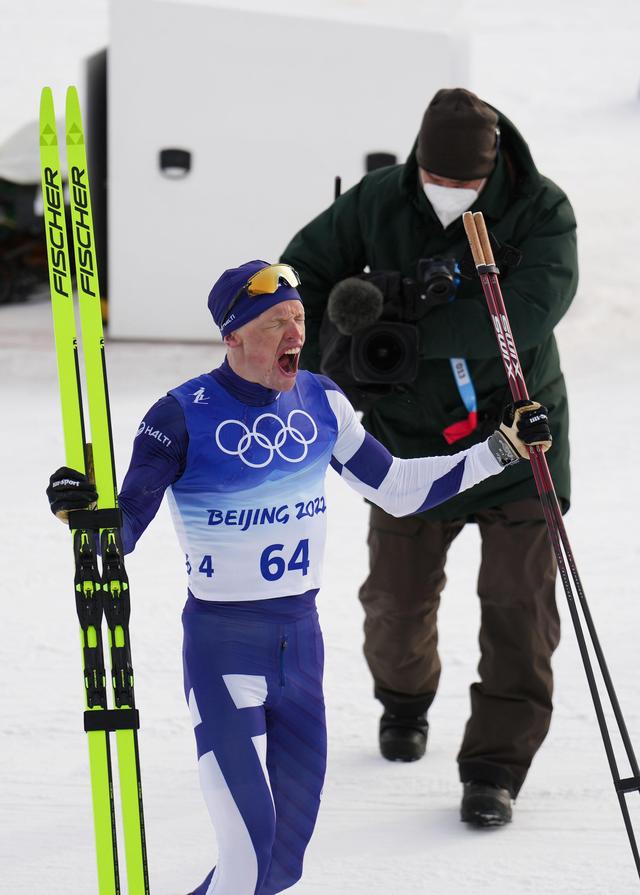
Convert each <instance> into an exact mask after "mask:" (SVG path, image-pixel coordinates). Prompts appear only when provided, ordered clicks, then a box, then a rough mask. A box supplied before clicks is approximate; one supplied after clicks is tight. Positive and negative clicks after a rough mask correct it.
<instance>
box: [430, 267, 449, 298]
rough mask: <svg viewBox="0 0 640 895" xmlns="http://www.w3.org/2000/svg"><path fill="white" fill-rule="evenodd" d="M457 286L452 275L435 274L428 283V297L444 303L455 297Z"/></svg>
mask: <svg viewBox="0 0 640 895" xmlns="http://www.w3.org/2000/svg"><path fill="white" fill-rule="evenodd" d="M454 291H455V286H454V285H453V278H452V276H451V274H449V273H447V274H434V275H433V276H432V277H431V279H430V280H429V281H428V282H427V295H428V296H429V298H434V299H438V300H439V301H444V300H445V299H447V298H449V297H450V296H451V295H453V293H454Z"/></svg>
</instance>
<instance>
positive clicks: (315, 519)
mask: <svg viewBox="0 0 640 895" xmlns="http://www.w3.org/2000/svg"><path fill="white" fill-rule="evenodd" d="M329 465H331V466H332V467H333V468H334V469H335V470H336V471H337V472H338V473H339V475H340V476H341V477H342V478H343V479H344V480H345V481H346V482H347V483H348V484H349V485H350V486H351V487H352V488H354V489H355V490H356V491H357V492H358V493H359V494H361V495H363V496H364V497H366V498H367V499H369V500H371V501H374V502H375V503H376V504H378V505H380V506H382V507H383V508H384V509H385V510H386V511H387V512H388V513H391V514H393V515H405V514H410V513H417V512H422V511H424V510H425V509H427V508H429V507H431V506H434V505H435V504H437V503H440V502H441V501H443V500H446V499H447V498H449V497H451V496H453V495H455V494H457V493H459V492H460V491H462V490H464V489H465V488H469V487H471V486H472V485H474V484H475V483H477V482H479V481H481V480H483V479H485V478H486V477H487V476H490V475H493V474H495V473H498V472H500V471H501V469H502V468H503V467H502V466H501V465H500V464H499V463H498V461H497V460H496V459H495V457H494V455H493V454H492V452H491V451H490V449H489V447H488V445H487V443H486V442H483V443H481V444H477V445H474V446H473V447H472V448H470V449H469V450H467V451H464V452H461V453H459V454H457V455H455V456H447V457H432V458H419V459H410V460H400V459H397V458H394V457H392V455H391V454H390V453H389V452H388V451H387V450H386V448H384V447H383V446H382V445H380V444H379V442H377V441H376V440H375V439H374V438H373V437H372V436H371V435H370V434H368V433H366V432H365V431H364V429H363V428H362V426H361V424H360V422H359V420H358V417H357V416H356V414H355V412H354V410H353V408H352V407H351V405H350V404H349V402H348V400H347V399H346V397H345V396H344V394H343V393H342V392H341V391H340V390H339V389H338V388H337V386H336V385H335V384H334V383H333V382H331V381H330V380H329V379H326V378H325V377H322V376H317V375H315V374H313V373H309V372H306V371H302V372H300V373H299V374H298V377H297V381H296V384H295V386H294V388H293V389H292V390H291V391H290V392H286V393H285V392H283V393H278V392H274V391H271V390H269V389H266V388H264V387H262V386H260V385H256V384H254V383H249V382H246V381H245V380H243V379H241V378H240V377H238V376H236V374H234V373H233V371H232V370H231V369H230V367H229V366H228V364H227V363H226V361H225V363H224V364H223V365H222V366H221V367H219V368H218V369H216V370H214V371H212V372H211V373H205V374H203V375H201V376H199V377H196V378H194V379H192V380H189V381H188V382H186V383H184V384H183V385H181V386H179V387H178V388H175V389H173V390H172V391H171V392H169V395H168V396H166V397H164V398H161V399H160V401H158V402H157V403H156V404H155V405H154V406H153V408H151V410H150V411H149V413H148V414H147V416H146V417H145V419H144V420H143V421H142V423H141V424H140V427H139V429H138V433H137V437H136V439H135V443H134V451H133V456H132V460H131V465H130V468H129V471H128V473H127V476H126V478H125V481H124V484H123V488H122V492H121V494H120V506H121V508H122V511H123V517H124V525H123V540H124V546H125V550H126V551H127V552H129V551H131V550H132V549H133V547H134V545H135V542H136V540H137V538H138V537H139V536H140V534H141V533H142V531H144V529H145V528H146V526H147V525H148V523H149V522H150V521H151V519H152V518H153V516H154V515H155V513H156V511H157V509H158V507H159V505H160V502H161V500H162V496H163V494H164V492H165V490H167V489H168V497H169V503H170V508H171V512H172V515H173V520H174V524H175V528H176V532H177V535H178V538H179V541H180V543H181V545H182V548H183V550H184V553H185V557H186V567H187V575H188V598H187V603H186V605H185V608H184V612H183V627H184V648H183V661H184V685H185V696H186V700H187V703H188V706H189V710H190V713H191V720H192V723H193V727H194V732H195V738H196V745H197V754H198V766H199V773H200V782H201V787H202V791H203V794H204V798H205V800H206V803H207V807H208V809H209V812H210V815H211V819H212V821H213V824H214V827H215V830H216V835H217V842H218V860H217V864H216V867H215V869H214V870H212V871H211V872H210V873H209V874H208V876H207V877H206V879H205V880H204V881H203V882H202V883H201V884H200V886H198V888H197V889H196V890H195V892H194V895H274V893H276V892H282V891H283V890H284V889H287V888H289V887H290V886H292V885H293V884H294V883H295V882H296V881H297V880H298V879H299V878H300V876H301V874H302V862H303V856H304V852H305V848H306V846H307V843H308V842H309V839H310V837H311V834H312V832H313V827H314V825H315V820H316V816H317V812H318V807H319V802H320V793H321V789H322V784H323V780H324V773H325V763H326V728H325V713H324V700H323V693H322V672H323V646H322V636H321V633H320V629H319V626H318V618H317V613H316V608H315V597H316V594H317V592H318V589H319V587H320V581H321V574H322V560H323V552H324V542H325V527H326V523H325V520H326V502H325V494H324V479H325V474H326V471H327V467H328V466H329Z"/></svg>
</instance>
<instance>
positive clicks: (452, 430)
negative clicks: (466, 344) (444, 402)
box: [442, 357, 478, 444]
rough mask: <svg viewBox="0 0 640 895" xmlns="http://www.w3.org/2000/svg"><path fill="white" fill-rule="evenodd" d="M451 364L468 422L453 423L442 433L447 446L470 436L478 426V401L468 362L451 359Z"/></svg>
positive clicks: (459, 358)
mask: <svg viewBox="0 0 640 895" xmlns="http://www.w3.org/2000/svg"><path fill="white" fill-rule="evenodd" d="M449 363H450V364H451V370H452V372H453V378H454V380H455V383H456V386H457V387H458V391H459V392H460V397H461V398H462V401H463V403H464V406H465V407H466V408H467V418H466V420H460V421H459V422H457V423H452V424H451V425H450V426H447V427H446V428H445V429H443V431H442V434H443V435H444V438H445V441H446V442H447V444H454V443H455V442H456V441H459V440H460V439H461V438H466V436H467V435H470V434H471V433H472V432H473V430H474V429H475V428H476V426H477V425H478V400H477V398H476V390H475V387H474V384H473V379H472V378H471V373H470V372H469V367H468V365H467V362H466V360H465V359H464V358H463V357H450V358H449Z"/></svg>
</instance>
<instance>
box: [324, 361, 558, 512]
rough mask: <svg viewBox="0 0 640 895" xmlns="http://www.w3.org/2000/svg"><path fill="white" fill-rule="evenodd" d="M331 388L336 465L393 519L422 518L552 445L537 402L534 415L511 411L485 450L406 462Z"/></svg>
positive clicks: (477, 447) (483, 445) (476, 447)
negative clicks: (534, 448) (536, 447)
mask: <svg viewBox="0 0 640 895" xmlns="http://www.w3.org/2000/svg"><path fill="white" fill-rule="evenodd" d="M323 379H324V377H323ZM324 381H325V384H326V383H330V380H326V379H325V380H324ZM331 386H332V387H326V396H327V400H328V401H329V404H330V406H331V409H332V410H333V412H334V414H335V417H336V419H337V421H338V438H337V441H336V444H335V447H334V449H333V458H332V461H331V465H332V466H333V468H334V469H335V470H336V471H337V472H338V473H339V474H340V476H341V477H342V478H343V479H344V480H345V481H346V482H347V484H348V485H350V487H352V488H353V489H354V490H355V491H357V492H358V493H359V494H362V496H363V497H366V498H367V500H370V501H371V502H372V503H375V504H377V505H378V506H379V507H382V509H383V510H385V512H387V513H390V514H391V515H392V516H409V515H411V514H413V513H421V512H423V511H424V510H428V509H430V508H431V507H434V506H436V505H437V504H439V503H442V502H443V501H445V500H448V499H449V498H450V497H453V496H454V495H456V494H459V493H460V492H461V491H464V490H466V489H467V488H471V487H472V485H476V484H478V482H481V481H482V480H483V479H486V478H488V477H489V476H492V475H496V474H497V473H499V472H501V471H502V470H503V469H504V468H505V466H508V465H511V463H513V462H516V461H517V460H518V459H520V458H525V457H526V458H528V456H529V455H528V450H527V444H540V445H541V446H542V447H543V450H546V449H547V448H548V447H549V446H550V444H551V437H550V434H549V428H548V422H547V418H546V409H545V408H540V405H539V404H536V403H535V402H532V403H531V405H530V406H531V409H530V410H527V408H526V407H524V406H522V407H520V406H518V405H516V407H515V413H514V411H513V409H512V408H508V411H507V413H506V414H505V418H504V419H503V423H502V425H501V426H500V429H499V430H498V431H497V432H496V433H494V435H492V436H491V437H490V438H489V439H487V441H484V442H482V443H481V444H476V445H474V446H473V447H471V448H468V449H467V450H465V451H460V452H459V453H457V454H454V455H452V456H444V457H418V458H416V459H409V460H403V459H400V458H399V457H394V456H392V454H390V453H389V451H388V450H387V449H386V448H385V447H384V446H383V445H382V444H380V442H379V441H377V440H376V439H375V438H374V437H373V436H372V435H370V434H369V433H368V432H366V431H365V430H364V428H363V426H362V424H361V423H360V421H359V419H358V417H357V415H356V413H355V411H354V409H353V407H352V406H351V404H350V403H349V401H348V399H347V398H346V397H345V395H344V394H343V393H342V391H340V390H339V389H338V388H336V387H335V386H334V385H333V383H331ZM521 403H522V404H523V405H524V404H526V403H527V402H521ZM538 408H540V412H539V411H538Z"/></svg>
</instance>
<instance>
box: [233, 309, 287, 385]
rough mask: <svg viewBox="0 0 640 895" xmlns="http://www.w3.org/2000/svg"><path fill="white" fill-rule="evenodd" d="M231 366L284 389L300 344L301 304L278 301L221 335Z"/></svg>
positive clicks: (251, 378)
mask: <svg viewBox="0 0 640 895" xmlns="http://www.w3.org/2000/svg"><path fill="white" fill-rule="evenodd" d="M225 343H226V345H227V357H228V358H229V364H230V365H231V369H232V370H233V371H234V372H235V373H237V374H238V376H242V378H243V379H247V380H248V381H249V382H257V383H259V384H260V385H263V386H264V387H265V388H273V389H275V390H276V391H279V392H288V391H290V389H292V388H293V386H294V384H295V381H296V376H297V374H298V362H299V360H300V351H301V350H302V346H303V345H304V308H303V307H302V304H301V303H300V302H299V301H282V302H280V304H277V305H273V307H271V308H268V309H267V310H266V311H265V312H264V313H263V314H260V316H259V317H256V318H255V319H254V320H251V321H249V323H245V325H244V326H241V327H240V329H237V330H235V332H232V333H230V334H229V335H228V336H226V337H225Z"/></svg>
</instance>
